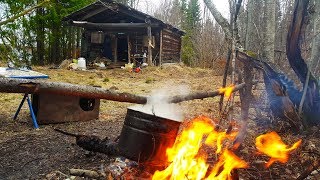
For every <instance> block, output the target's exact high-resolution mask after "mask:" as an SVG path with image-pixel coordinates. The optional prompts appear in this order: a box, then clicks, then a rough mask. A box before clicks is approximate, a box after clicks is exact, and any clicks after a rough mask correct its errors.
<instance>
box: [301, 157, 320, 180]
mask: <svg viewBox="0 0 320 180" xmlns="http://www.w3.org/2000/svg"><path fill="white" fill-rule="evenodd" d="M319 167H320V159H319V160H318V161H316V162H314V163H313V164H311V165H310V166H309V167H308V168H307V169H306V170H305V171H304V172H303V173H302V174H301V175H300V176H299V177H298V178H297V180H303V179H305V178H307V177H308V176H309V175H310V173H312V172H313V171H314V170H316V169H318V168H319Z"/></svg>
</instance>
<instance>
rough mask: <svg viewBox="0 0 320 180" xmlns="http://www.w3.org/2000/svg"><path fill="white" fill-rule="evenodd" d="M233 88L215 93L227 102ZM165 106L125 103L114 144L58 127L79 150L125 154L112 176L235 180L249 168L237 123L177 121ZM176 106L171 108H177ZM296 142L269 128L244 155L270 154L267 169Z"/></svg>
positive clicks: (201, 118)
mask: <svg viewBox="0 0 320 180" xmlns="http://www.w3.org/2000/svg"><path fill="white" fill-rule="evenodd" d="M234 88H235V86H229V87H226V88H221V89H219V93H223V94H224V95H225V96H226V97H227V98H228V101H230V99H232V96H231V95H232V92H233V91H234ZM161 97H162V98H163V97H164V96H161ZM152 98H155V97H152ZM152 98H151V100H152ZM151 102H159V101H151ZM167 105H170V106H168V109H167V110H165V112H166V113H168V112H170V110H171V111H172V110H173V109H175V110H177V111H178V109H177V106H175V105H172V104H169V103H160V104H146V105H144V106H140V105H139V106H133V107H129V108H128V111H127V116H126V119H125V122H124V125H123V129H122V132H121V134H120V136H119V141H117V142H114V141H105V140H100V139H97V137H88V136H80V135H73V134H70V133H65V132H63V131H61V130H58V131H59V132H62V133H65V134H68V135H72V136H75V137H77V144H78V145H79V146H81V147H83V148H84V149H87V150H90V151H96V152H102V153H105V154H108V155H112V156H122V157H125V158H128V159H127V160H121V159H122V158H120V159H118V160H117V161H116V162H115V164H112V163H111V165H109V167H108V168H107V169H108V172H109V173H110V174H111V175H112V177H113V178H115V179H118V178H119V177H121V178H124V179H131V177H132V172H135V173H136V175H135V176H134V177H140V176H141V168H139V167H140V166H141V167H142V169H143V170H142V171H148V175H147V177H148V179H153V180H158V179H168V180H169V179H172V180H174V179H177V180H180V179H188V180H189V179H192V180H201V179H217V180H225V179H226V180H227V179H234V178H233V176H234V174H236V173H235V172H236V170H237V169H245V168H250V166H251V162H249V161H248V160H246V159H245V158H244V157H241V153H240V150H239V149H240V148H241V143H239V141H237V138H238V136H239V135H240V134H241V133H240V131H241V129H240V128H239V127H241V126H240V125H239V124H237V123H235V122H232V123H230V124H229V125H228V127H227V128H226V129H223V128H222V126H221V124H220V122H221V121H220V120H213V119H211V118H209V117H206V116H199V117H196V118H194V119H192V120H185V121H183V122H181V119H180V118H182V117H181V116H179V113H178V114H175V115H174V116H170V115H168V114H166V115H165V114H164V112H160V111H159V109H161V108H162V107H163V108H165V106H167ZM146 108H147V109H146ZM175 110H174V111H173V112H177V111H175ZM149 111H150V112H149ZM169 114H170V113H169ZM178 117H179V118H178ZM176 118H177V119H176ZM179 119H180V120H179ZM179 127H180V128H179ZM241 128H243V127H241ZM179 129H180V130H179ZM92 142H94V143H93V144H94V146H92ZM301 143H302V140H298V141H297V142H295V143H293V145H291V146H289V145H287V144H286V143H284V142H283V141H282V139H281V137H280V136H279V135H278V134H277V133H276V132H269V133H266V134H262V135H259V136H257V137H256V138H255V146H256V147H255V149H252V151H251V152H247V153H251V154H256V155H257V157H258V158H260V157H261V159H265V156H267V157H269V160H268V162H264V168H270V167H271V166H272V164H273V163H276V162H280V163H287V162H288V160H289V156H290V153H292V152H293V151H294V150H295V149H297V148H298V147H299V146H300V145H301ZM89 144H91V145H90V147H89V146H88V145H89ZM252 144H253V142H252ZM242 155H245V154H243V153H242ZM129 159H130V160H129ZM127 164H131V165H132V164H135V166H134V167H131V165H127ZM147 166H148V167H147ZM119 169H123V170H120V171H119ZM128 169H131V170H128ZM132 169H134V170H132ZM138 169H140V170H138ZM139 171H140V172H139ZM126 177H129V178H126Z"/></svg>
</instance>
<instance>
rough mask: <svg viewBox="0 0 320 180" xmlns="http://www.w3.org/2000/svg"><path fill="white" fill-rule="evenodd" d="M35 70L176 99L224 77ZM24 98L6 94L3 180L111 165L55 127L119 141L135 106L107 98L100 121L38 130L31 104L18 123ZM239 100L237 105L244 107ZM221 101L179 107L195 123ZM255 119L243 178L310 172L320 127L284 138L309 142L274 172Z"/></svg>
mask: <svg viewBox="0 0 320 180" xmlns="http://www.w3.org/2000/svg"><path fill="white" fill-rule="evenodd" d="M34 70H36V71H39V72H42V73H45V74H48V75H49V77H50V79H49V81H59V82H68V83H74V84H85V85H98V86H102V87H103V88H107V89H109V88H110V89H115V90H118V91H121V92H129V93H134V94H139V95H150V94H151V93H152V91H153V90H156V89H161V88H162V89H163V88H164V89H166V90H168V91H169V92H168V93H170V94H172V95H174V94H178V93H179V92H180V91H182V90H183V91H185V90H188V91H191V92H194V91H209V90H216V89H217V88H219V87H220V86H221V82H222V77H221V76H215V73H214V72H213V71H212V70H208V69H198V68H189V67H182V66H179V65H171V66H166V67H163V68H156V67H149V68H146V69H143V70H142V72H140V73H133V72H127V71H125V70H122V69H108V70H92V71H69V70H63V69H48V68H47V67H35V68H34ZM21 99H22V95H21V94H0V103H1V107H2V108H1V110H0V179H50V176H49V175H50V174H51V175H52V174H66V175H68V173H69V169H70V168H83V169H89V170H97V169H99V168H101V167H104V166H106V165H108V163H109V162H110V161H111V160H112V158H110V157H107V156H106V155H103V154H99V153H96V154H90V153H88V152H86V151H84V150H83V149H81V148H79V147H78V146H77V145H76V144H75V139H74V138H73V137H69V136H65V135H62V134H60V133H57V132H56V131H54V130H53V129H54V128H59V129H63V130H66V131H68V132H72V133H78V134H86V135H96V136H99V137H101V138H105V137H109V138H110V139H115V138H116V137H117V136H118V135H119V134H120V131H121V128H122V123H123V121H124V117H125V115H126V108H127V107H129V106H131V105H132V104H129V103H119V102H112V101H107V100H101V105H100V115H99V119H97V120H92V121H87V122H72V123H64V124H54V125H41V126H40V128H39V129H38V130H35V129H34V128H33V126H32V121H31V118H30V115H29V113H28V109H27V105H26V104H25V105H24V106H23V108H22V110H21V112H20V114H19V116H18V119H17V120H15V121H13V120H12V117H13V115H14V113H15V111H16V109H17V107H18V105H19V103H20V101H21ZM237 99H238V98H236V106H239V103H238V102H237ZM218 102H219V97H215V98H208V99H204V100H193V101H188V102H183V103H179V105H180V106H181V108H182V111H183V113H184V115H185V118H186V119H192V118H194V117H196V116H198V115H205V116H208V117H211V118H218ZM57 113H58V112H57ZM238 117H239V111H236V113H235V119H236V118H238ZM250 119H251V120H250V122H249V127H248V135H247V138H246V141H245V144H244V145H243V148H242V149H241V151H240V155H241V157H242V158H244V159H246V160H248V161H249V162H250V163H252V164H255V163H256V165H253V167H251V168H249V169H247V170H241V171H240V177H242V179H291V178H294V177H295V178H296V177H298V176H299V175H300V174H301V173H302V172H303V171H304V169H306V168H303V167H307V166H308V165H309V164H310V163H311V162H313V161H315V160H317V158H318V159H319V158H320V157H319V154H318V155H314V154H312V155H310V154H309V153H313V152H315V153H318V152H319V147H320V143H319V133H318V132H319V129H318V128H315V129H312V130H311V131H310V132H309V134H308V133H306V134H304V135H299V136H297V135H292V134H289V133H287V134H283V136H284V138H285V142H288V143H289V144H292V143H293V142H295V141H297V140H298V139H299V138H302V139H306V141H304V142H303V147H302V148H300V149H299V150H298V151H297V152H296V153H294V154H293V157H292V160H291V161H290V162H289V163H287V164H285V165H282V164H276V165H275V166H274V168H273V169H269V170H265V169H263V168H261V167H260V166H261V163H260V164H259V162H260V161H259V162H258V161H257V159H258V158H257V156H255V155H252V154H253V153H254V152H256V150H255V149H254V137H255V136H256V135H257V134H259V133H262V132H267V131H268V130H269V129H268V128H267V127H266V126H263V125H261V126H260V125H259V123H256V122H257V121H254V119H257V117H255V114H254V112H251V113H250ZM262 121H263V120H262ZM264 122H267V120H265V121H264ZM264 122H263V123H262V124H264ZM257 124H258V125H257ZM261 129H262V130H261ZM302 157H304V158H302ZM267 159H268V158H264V159H263V160H267ZM257 164H258V165H257ZM62 177H63V175H62ZM317 178H319V173H318V175H317V173H315V175H313V176H312V177H311V179H317Z"/></svg>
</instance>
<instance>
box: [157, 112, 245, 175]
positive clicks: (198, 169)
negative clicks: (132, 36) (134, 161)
mask: <svg viewBox="0 0 320 180" xmlns="http://www.w3.org/2000/svg"><path fill="white" fill-rule="evenodd" d="M236 134H237V133H236V132H231V133H226V132H218V131H216V130H215V126H214V123H213V121H212V120H211V119H209V118H207V117H203V116H201V117H198V118H196V119H194V120H193V121H192V123H191V125H190V126H189V127H187V128H186V129H185V130H184V131H182V133H181V134H180V135H179V136H178V137H177V139H176V143H175V144H174V146H173V147H172V148H168V149H167V155H168V161H169V162H172V163H171V164H170V165H169V166H168V167H167V168H166V169H165V170H163V171H156V172H155V174H154V175H153V178H152V179H154V180H158V179H196V180H198V179H199V180H200V179H204V178H207V179H228V178H229V177H230V174H231V171H232V170H233V169H235V168H246V167H248V165H247V163H246V162H245V161H243V160H241V159H240V158H239V157H237V156H236V155H235V154H234V153H232V152H231V151H230V150H228V149H227V148H226V147H228V145H229V144H230V143H228V142H227V140H233V139H234V138H235V136H236ZM203 144H205V145H207V146H209V147H211V148H213V149H215V152H216V153H217V154H220V153H221V156H220V157H219V159H218V162H217V163H216V164H215V165H214V166H213V167H210V165H209V164H208V163H207V158H208V153H205V152H203V151H201V147H202V145H203Z"/></svg>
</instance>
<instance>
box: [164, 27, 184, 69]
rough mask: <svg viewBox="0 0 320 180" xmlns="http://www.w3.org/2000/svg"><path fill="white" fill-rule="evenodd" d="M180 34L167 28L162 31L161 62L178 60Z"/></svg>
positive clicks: (175, 61)
mask: <svg viewBox="0 0 320 180" xmlns="http://www.w3.org/2000/svg"><path fill="white" fill-rule="evenodd" d="M180 51H181V36H180V35H178V34H176V33H174V32H172V31H170V30H167V29H163V31H162V63H177V62H180Z"/></svg>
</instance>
